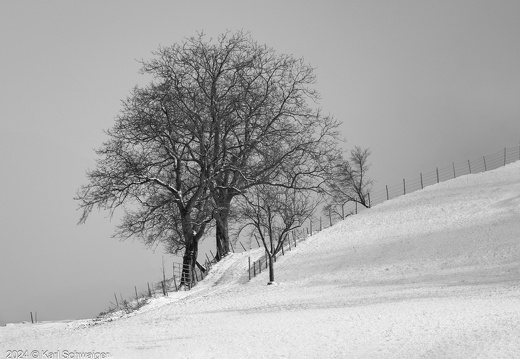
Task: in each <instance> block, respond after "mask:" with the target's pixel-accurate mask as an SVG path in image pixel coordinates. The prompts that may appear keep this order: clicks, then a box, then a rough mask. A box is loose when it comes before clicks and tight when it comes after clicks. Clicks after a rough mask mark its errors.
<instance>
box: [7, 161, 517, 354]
mask: <svg viewBox="0 0 520 359" xmlns="http://www.w3.org/2000/svg"><path fill="white" fill-rule="evenodd" d="M259 255H261V253H260V250H256V251H253V252H249V253H241V254H233V255H230V256H229V257H227V258H226V259H225V260H224V261H222V262H221V263H219V264H218V265H216V266H215V267H214V268H213V270H212V272H211V274H210V275H209V276H208V277H207V278H206V279H205V280H204V282H202V283H200V284H199V285H198V286H197V287H195V288H194V289H193V290H192V291H191V292H182V293H181V292H179V293H170V296H169V297H167V298H165V297H162V298H157V299H154V300H153V302H152V303H150V304H149V305H147V306H145V307H143V308H141V309H140V310H139V311H138V312H135V313H132V314H130V315H129V316H127V317H124V318H121V319H118V320H114V321H111V322H106V323H104V324H101V325H91V323H90V322H89V321H73V322H69V323H48V324H36V325H31V324H16V325H9V326H7V327H1V328H0V349H1V351H0V353H2V355H5V354H6V351H7V350H13V349H19V350H28V354H29V355H32V353H31V351H33V350H36V351H38V354H39V355H40V356H39V357H44V356H43V351H44V350H47V351H48V352H47V353H49V352H56V351H60V352H59V354H61V357H64V354H65V351H68V352H67V353H70V352H71V351H72V352H74V351H77V352H78V354H77V355H76V356H75V358H78V357H80V356H79V353H82V352H83V353H86V352H88V353H92V352H104V353H106V352H109V353H110V357H114V358H506V357H507V358H513V357H514V358H520V162H517V163H513V164H510V165H507V166H505V167H503V168H500V169H497V170H494V171H490V172H486V173H480V174H477V175H469V176H463V177H459V178H457V179H454V180H452V181H449V182H444V183H441V184H437V185H433V186H430V187H427V188H426V189H424V190H422V191H418V192H415V193H412V194H409V195H406V196H403V197H399V198H396V199H394V200H391V201H388V202H385V203H383V204H380V205H378V206H375V207H374V208H372V209H370V210H367V211H365V212H363V213H361V214H359V215H357V216H352V217H348V218H347V220H345V221H343V222H342V223H339V224H337V225H335V226H333V227H331V228H329V229H326V230H324V231H322V232H321V233H319V234H317V235H314V236H312V237H310V238H309V239H308V240H307V241H305V242H302V243H301V244H299V245H298V247H297V248H296V249H295V250H294V249H293V250H292V251H291V252H288V253H286V255H285V257H282V258H280V259H279V260H278V262H277V263H276V266H275V278H276V280H277V282H278V285H274V286H267V285H266V283H267V277H266V276H267V273H266V272H263V273H262V274H261V275H259V276H257V277H255V278H254V279H252V280H251V281H248V280H247V279H248V277H247V263H248V256H252V257H253V259H254V258H256V257H258V256H259ZM4 290H5V288H4ZM69 357H70V356H69ZM84 357H87V356H84ZM100 357H101V356H100Z"/></svg>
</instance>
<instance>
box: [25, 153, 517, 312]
mask: <svg viewBox="0 0 520 359" xmlns="http://www.w3.org/2000/svg"><path fill="white" fill-rule="evenodd" d="M519 160H520V146H516V147H511V148H507V147H505V148H504V149H503V150H501V151H498V152H496V153H493V154H491V155H487V156H482V157H481V158H478V159H475V160H471V161H470V160H467V161H464V162H459V163H455V162H452V163H451V165H449V166H446V167H442V168H439V167H436V168H435V170H433V171H430V172H426V173H422V172H421V173H419V176H418V177H416V178H414V179H412V180H406V179H404V178H403V181H402V183H399V184H396V185H392V186H388V185H385V188H384V189H382V190H378V191H373V192H370V193H369V194H368V196H369V199H368V202H369V204H370V207H372V206H374V205H377V204H380V203H382V202H385V201H387V200H390V199H393V198H396V197H400V196H403V195H406V194H410V193H413V192H416V191H418V190H421V189H424V188H425V187H427V186H431V185H434V184H437V183H440V182H444V181H448V180H450V179H453V178H457V177H460V176H464V175H468V174H476V173H481V172H486V171H491V170H494V169H497V168H499V167H502V166H505V165H507V164H509V163H512V162H516V161H519ZM347 206H348V207H347ZM363 208H364V207H363V206H362V205H358V203H348V204H347V205H345V208H344V213H345V217H344V218H343V217H342V216H341V215H339V214H337V213H332V212H331V213H330V214H329V216H327V217H326V218H325V220H323V218H322V216H319V217H317V218H311V219H310V220H309V221H308V223H307V224H304V226H302V227H300V228H299V229H298V230H293V231H292V232H291V233H290V234H289V235H288V237H287V238H286V240H284V242H283V244H282V246H281V248H280V251H279V252H277V253H275V254H274V258H273V259H274V262H276V258H277V256H278V257H279V256H280V253H281V254H282V255H285V251H286V250H287V251H291V250H292V248H295V247H297V245H298V243H300V242H302V241H305V240H306V239H307V237H308V236H312V235H313V234H314V233H317V232H320V231H322V230H323V229H324V228H326V227H327V224H328V227H330V226H332V225H334V224H335V223H337V222H339V221H341V220H343V219H345V218H347V217H348V216H350V215H354V214H357V213H358V212H359V211H363V210H364V209H363ZM238 243H239V244H240V247H241V248H242V249H243V250H244V252H246V251H247V250H248V249H246V247H247V246H244V244H243V243H242V241H238ZM255 243H256V246H255V248H263V245H262V243H260V241H258V238H256V237H255V241H253V237H251V238H250V239H249V243H248V244H249V246H248V247H249V250H251V249H253V245H254V244H255ZM236 244H237V243H235V247H237V248H239V247H238V246H237V245H236ZM231 248H232V251H233V252H235V248H234V247H233V246H231ZM210 253H211V256H212V257H213V258H212V259H210V257H209V256H208V255H207V254H206V260H205V262H204V265H201V264H199V263H197V265H196V266H195V270H191V268H190V266H188V268H186V269H187V270H186V272H187V273H190V274H189V275H188V276H186V275H184V274H183V270H182V269H183V266H184V265H183V263H176V262H173V265H172V269H173V273H172V277H171V278H170V279H166V278H163V280H162V281H160V282H158V283H157V284H156V285H155V286H154V285H153V283H152V287H150V284H149V283H147V287H148V291H147V292H145V294H143V293H141V295H139V294H138V292H137V286H135V295H136V296H135V299H136V305H135V306H131V305H130V303H131V302H129V301H127V300H124V299H123V298H122V296H121V295H120V299H121V303H119V301H118V299H117V295H116V293H114V296H115V300H116V303H115V306H114V308H111V309H109V312H110V311H115V310H116V309H125V307H126V309H125V310H127V311H128V310H131V311H133V310H136V309H139V308H140V306H142V305H144V304H145V303H146V300H142V301H141V303H139V299H141V298H147V297H148V298H150V297H155V296H156V295H157V291H159V292H161V291H162V293H163V295H164V296H167V294H168V292H169V291H170V290H172V289H174V290H175V291H178V290H179V289H180V287H181V282H182V283H183V285H184V289H185V290H189V289H191V288H193V286H195V285H196V284H197V283H198V282H199V281H201V280H203V279H204V278H205V277H206V276H207V274H208V272H209V271H210V269H211V267H212V266H213V264H215V263H216V259H215V256H214V255H213V252H211V251H210ZM268 262H269V260H268V255H267V253H266V254H264V255H262V256H261V257H260V258H259V259H257V260H256V261H253V263H251V258H250V257H249V266H248V271H249V279H251V278H253V277H255V276H256V275H257V274H260V273H262V270H268V266H269V263H268ZM183 275H184V278H183ZM107 313H108V312H107ZM101 314H106V313H100V315H101ZM32 320H33V318H32V313H31V321H32ZM35 321H36V320H35Z"/></svg>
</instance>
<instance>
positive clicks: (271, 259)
mask: <svg viewBox="0 0 520 359" xmlns="http://www.w3.org/2000/svg"><path fill="white" fill-rule="evenodd" d="M268 257H269V283H267V284H273V282H274V263H273V256H272V255H270V256H268Z"/></svg>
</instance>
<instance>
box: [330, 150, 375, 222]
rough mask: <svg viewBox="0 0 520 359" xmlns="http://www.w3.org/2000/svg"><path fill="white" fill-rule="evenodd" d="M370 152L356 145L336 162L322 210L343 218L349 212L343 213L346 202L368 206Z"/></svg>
mask: <svg viewBox="0 0 520 359" xmlns="http://www.w3.org/2000/svg"><path fill="white" fill-rule="evenodd" d="M370 154H371V151H370V150H369V149H362V148H361V147H359V146H356V147H354V149H353V150H352V151H350V157H349V159H348V160H340V161H338V162H337V163H336V165H335V168H334V170H333V171H332V173H331V174H330V176H329V177H328V182H327V186H328V193H329V199H328V202H327V204H326V205H325V207H324V211H325V212H327V213H328V214H329V215H331V214H332V213H334V214H337V215H339V216H341V217H342V218H343V219H345V217H346V216H348V215H350V214H351V213H347V214H345V209H344V208H345V204H347V203H348V202H356V203H359V204H361V205H362V206H364V207H365V208H368V207H370V203H369V200H368V199H369V193H370V190H371V189H372V184H373V181H372V180H371V179H370V178H369V177H368V176H367V172H368V170H369V168H370V165H369V163H368V157H369V156H370Z"/></svg>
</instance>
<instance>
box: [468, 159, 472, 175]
mask: <svg viewBox="0 0 520 359" xmlns="http://www.w3.org/2000/svg"><path fill="white" fill-rule="evenodd" d="M468 168H469V174H471V163H469V160H468Z"/></svg>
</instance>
